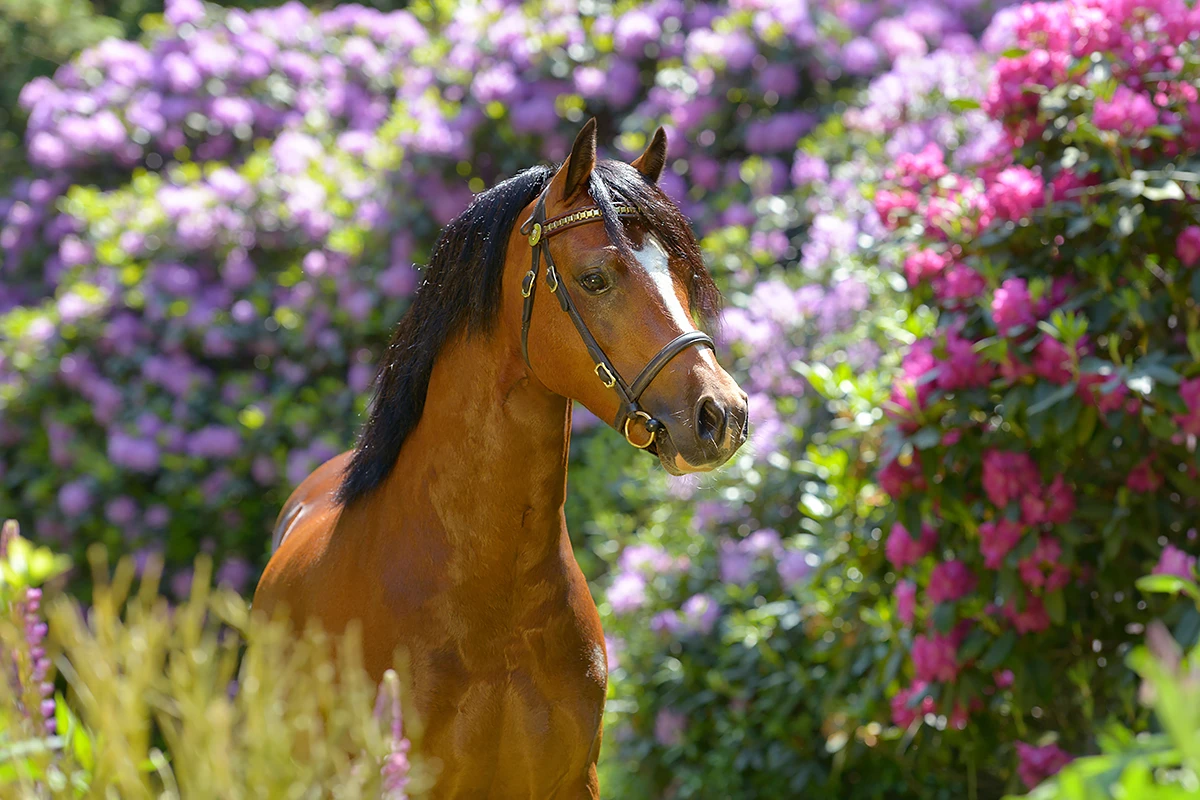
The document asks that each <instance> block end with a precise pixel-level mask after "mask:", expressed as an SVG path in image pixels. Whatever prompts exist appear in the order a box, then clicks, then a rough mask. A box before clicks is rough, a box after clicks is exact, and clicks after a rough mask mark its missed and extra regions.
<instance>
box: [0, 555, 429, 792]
mask: <svg viewBox="0 0 1200 800" xmlns="http://www.w3.org/2000/svg"><path fill="white" fill-rule="evenodd" d="M15 541H16V542H18V543H20V542H23V540H20V539H16V540H15ZM25 553H32V554H33V557H29V558H25V556H24V554H25ZM89 554H90V556H91V558H92V568H93V572H94V573H95V575H94V587H95V589H94V593H93V602H92V605H91V606H90V607H89V608H88V609H86V611H85V609H84V608H82V607H81V606H80V605H79V603H78V602H77V601H76V600H74V599H72V598H69V597H65V596H61V595H54V594H53V593H48V594H47V595H46V596H44V597H43V596H39V595H38V594H37V593H36V592H30V591H24V592H23V594H22V598H23V599H22V600H21V602H20V603H19V604H17V605H16V606H10V607H14V608H16V609H17V613H16V617H15V618H14V620H4V624H3V625H0V648H3V650H4V651H8V652H12V651H16V652H19V653H22V654H23V655H22V657H21V658H19V659H18V664H19V665H20V668H19V670H18V672H19V674H20V676H21V680H22V682H23V684H22V685H28V686H29V687H30V689H29V690H26V691H23V692H21V693H13V692H12V691H11V689H12V687H13V683H12V682H11V681H7V682H6V681H0V684H2V686H0V719H2V720H3V721H4V722H5V723H6V724H5V725H4V726H3V728H0V731H2V732H0V742H2V743H3V744H5V745H7V747H8V750H7V752H8V753H9V755H10V758H16V759H18V760H19V761H20V765H21V768H20V769H17V770H14V771H11V772H4V771H0V796H13V795H11V794H7V792H13V791H15V792H17V793H18V795H17V796H21V797H50V796H55V797H57V796H66V795H65V794H63V791H65V789H63V788H62V787H68V786H69V787H73V790H74V791H75V792H77V793H86V794H88V796H119V797H148V796H154V797H164V798H182V797H227V798H242V797H246V798H250V797H284V796H310V793H311V791H312V790H313V788H314V787H321V792H322V796H334V797H347V798H378V797H381V796H385V797H388V798H390V800H400V799H401V798H403V799H404V800H408V798H419V797H422V796H424V794H425V792H427V790H428V789H429V787H430V785H431V783H432V778H431V774H430V772H429V771H428V770H427V769H425V768H424V766H423V765H422V764H421V762H420V760H419V759H417V758H415V756H414V754H413V753H412V752H411V749H412V747H413V745H412V744H411V742H410V737H412V736H414V735H416V736H418V737H419V734H420V728H419V726H417V725H415V724H414V721H412V720H410V721H409V725H408V727H407V730H406V729H404V728H402V726H401V715H400V710H399V709H400V699H401V691H400V681H399V679H398V678H397V676H396V673H395V672H391V671H390V672H389V673H388V674H387V676H386V677H385V680H384V684H383V686H382V687H377V686H376V685H375V684H374V683H373V682H372V681H371V680H370V678H369V677H368V676H367V675H366V673H365V671H364V670H363V669H362V666H361V658H360V643H359V640H358V633H357V630H356V629H353V628H352V629H350V630H348V631H347V633H346V635H345V636H344V637H341V638H335V637H332V636H327V635H325V634H323V633H322V632H321V631H320V630H318V629H317V628H315V627H312V628H309V629H307V630H306V631H304V633H303V634H301V635H296V634H295V633H293V632H291V631H290V630H289V629H288V626H287V625H286V623H285V622H283V621H282V620H268V619H265V618H264V617H263V616H262V615H261V614H253V613H251V611H250V609H249V608H248V606H247V605H246V603H245V601H244V600H242V598H240V597H239V596H237V595H236V594H234V593H232V592H230V591H228V590H226V589H215V590H214V589H212V588H211V587H210V579H211V573H212V568H211V564H210V563H209V562H208V561H207V559H201V560H200V561H199V562H197V565H196V569H195V573H194V579H193V580H192V583H191V588H190V595H189V596H188V597H187V598H186V599H185V600H184V601H183V602H182V603H180V604H179V605H175V606H172V605H171V604H170V603H169V602H168V601H167V600H166V599H165V598H163V597H162V596H161V595H160V594H159V579H160V576H161V572H162V565H161V563H160V562H158V561H157V560H155V559H150V560H149V561H148V562H147V564H146V565H145V568H144V570H143V571H142V577H141V581H140V583H139V584H138V585H136V586H135V583H134V581H135V567H134V563H133V561H132V559H129V558H126V559H123V560H122V561H121V562H120V563H119V564H118V565H117V567H116V569H115V571H113V573H112V574H111V576H110V574H109V570H108V567H107V563H106V560H105V555H104V552H103V550H102V549H101V548H100V547H99V546H97V547H95V548H92V550H91V551H90V553H89ZM16 555H17V559H16V560H18V561H19V560H20V559H22V558H25V560H26V561H27V562H28V563H30V564H34V566H35V567H38V568H39V569H41V567H40V566H38V564H39V563H41V562H45V561H46V559H51V560H53V559H54V558H55V557H54V556H53V555H52V554H50V553H49V551H45V550H41V551H33V550H32V549H31V548H29V547H28V545H27V543H25V544H24V545H21V544H18V553H17V554H16ZM55 563H56V564H58V565H59V566H60V567H61V561H56V562H55ZM0 565H2V566H3V569H4V574H5V578H6V582H5V584H4V590H7V589H8V587H10V586H11V585H13V582H12V580H11V575H13V574H14V573H15V572H16V570H17V567H16V566H14V553H13V547H12V545H11V544H10V545H9V552H8V555H7V559H6V560H5V561H3V562H0ZM27 571H28V570H27ZM40 609H44V611H45V614H46V619H47V621H48V625H46V624H44V623H41V622H35V621H33V619H34V615H35V614H36V613H37V612H38V611H39V610H40ZM15 622H19V623H20V624H14V623H15ZM42 648H44V653H50V654H55V655H54V656H53V657H54V662H53V663H54V666H55V667H56V668H57V669H58V671H59V673H60V675H61V678H62V680H63V681H64V682H65V685H66V694H65V699H62V698H60V699H59V701H58V703H57V705H53V704H50V705H47V706H45V707H43V706H42V698H43V697H45V698H46V699H49V694H48V691H47V688H46V687H47V686H50V687H51V688H52V684H51V681H52V680H53V678H52V676H51V674H50V672H49V670H50V662H49V661H48V660H45V658H46V657H45V655H44V654H42V652H43V651H42ZM29 656H40V657H38V658H32V659H30V658H29ZM35 681H36V682H35ZM377 696H378V697H379V698H381V699H382V698H386V699H387V703H386V705H387V706H388V711H389V713H388V714H383V713H378V714H377V713H375V709H376V698H377ZM29 697H33V698H36V701H35V702H31V701H30V700H27V699H26V698H29ZM47 714H50V715H52V720H53V721H54V722H55V723H56V725H57V730H55V729H53V728H51V729H50V730H49V731H45V732H43V729H44V727H45V725H46V722H45V715H47ZM14 718H15V719H18V720H19V719H30V720H32V722H33V727H34V728H36V729H37V733H36V736H32V735H30V734H29V731H30V730H32V729H30V728H29V727H28V726H26V727H22V726H21V724H18V725H15V726H14V725H13V724H12V722H13V720H14ZM47 734H51V735H47ZM17 735H24V736H26V737H27V738H26V739H24V740H22V739H19V738H17ZM55 787H58V788H55Z"/></svg>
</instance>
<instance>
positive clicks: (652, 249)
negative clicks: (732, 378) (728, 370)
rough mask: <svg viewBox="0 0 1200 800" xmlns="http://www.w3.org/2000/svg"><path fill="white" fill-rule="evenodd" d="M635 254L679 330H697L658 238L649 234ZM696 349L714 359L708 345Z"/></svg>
mask: <svg viewBox="0 0 1200 800" xmlns="http://www.w3.org/2000/svg"><path fill="white" fill-rule="evenodd" d="M633 255H634V257H635V258H636V259H637V262H638V263H639V264H641V265H642V269H644V270H646V274H647V275H648V276H650V280H651V281H652V282H653V283H654V288H655V289H657V290H658V296H659V299H660V300H662V304H663V307H664V308H665V309H666V310H667V314H669V315H670V317H671V319H672V321H674V322H675V324H676V325H678V326H679V332H680V333H685V332H687V331H694V330H696V325H695V323H693V322H692V318H691V317H690V316H688V313H687V312H686V311H684V309H683V304H682V303H680V302H679V295H677V294H675V279H674V277H673V276H672V275H671V267H670V263H671V262H670V258H669V257H668V256H667V251H666V250H664V249H663V246H662V245H661V244H659V243H658V239H655V238H654V237H653V236H650V235H647V236H646V238H645V239H644V240H643V241H642V249H641V250H634V251H633ZM696 349H698V350H700V352H701V355H700V358H702V359H704V360H705V361H709V360H711V359H712V351H711V350H709V349H708V348H707V347H699V348H696ZM714 365H715V362H714Z"/></svg>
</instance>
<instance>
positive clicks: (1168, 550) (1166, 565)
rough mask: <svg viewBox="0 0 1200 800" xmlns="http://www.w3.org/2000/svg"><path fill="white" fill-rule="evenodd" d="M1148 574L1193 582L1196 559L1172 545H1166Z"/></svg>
mask: <svg viewBox="0 0 1200 800" xmlns="http://www.w3.org/2000/svg"><path fill="white" fill-rule="evenodd" d="M1150 574H1152V575H1175V576H1177V577H1180V578H1185V579H1187V580H1195V577H1196V557H1195V556H1189V555H1188V554H1187V553H1185V552H1184V551H1182V550H1180V549H1179V548H1178V547H1175V546H1174V545H1167V546H1166V547H1164V548H1163V551H1162V555H1161V556H1159V558H1158V563H1157V564H1155V565H1154V569H1152V570H1150Z"/></svg>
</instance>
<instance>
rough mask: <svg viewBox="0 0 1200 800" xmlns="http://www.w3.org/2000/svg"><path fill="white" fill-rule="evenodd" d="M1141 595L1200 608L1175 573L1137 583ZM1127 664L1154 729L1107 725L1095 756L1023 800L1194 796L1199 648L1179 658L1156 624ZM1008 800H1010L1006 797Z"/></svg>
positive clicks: (1199, 764)
mask: <svg viewBox="0 0 1200 800" xmlns="http://www.w3.org/2000/svg"><path fill="white" fill-rule="evenodd" d="M1138 586H1139V588H1141V589H1142V590H1143V591H1146V592H1164V593H1169V594H1175V593H1177V592H1183V593H1185V594H1186V595H1187V596H1188V597H1189V598H1190V599H1192V601H1193V602H1194V603H1197V604H1200V586H1197V584H1196V582H1195V581H1190V580H1185V579H1182V578H1178V577H1175V576H1168V575H1153V576H1147V577H1146V578H1143V579H1142V580H1140V581H1139V582H1138ZM1126 662H1127V664H1128V666H1129V667H1130V668H1132V669H1133V671H1134V672H1136V673H1137V675H1138V677H1140V678H1141V680H1142V685H1141V692H1140V697H1141V699H1142V700H1143V702H1145V703H1146V704H1147V705H1149V706H1150V707H1151V708H1153V710H1154V715H1155V721H1156V723H1157V724H1156V726H1155V728H1154V730H1153V732H1148V733H1136V732H1134V731H1133V730H1131V729H1129V728H1127V727H1125V726H1123V725H1120V724H1117V723H1113V724H1112V725H1109V726H1108V727H1106V728H1103V729H1101V730H1099V731H1097V742H1098V744H1099V747H1100V753H1099V754H1098V755H1094V756H1088V757H1086V758H1079V759H1076V760H1075V761H1073V762H1071V764H1069V765H1067V766H1066V767H1064V768H1063V770H1062V771H1061V772H1059V773H1058V775H1056V776H1055V777H1054V778H1052V779H1051V780H1049V781H1047V782H1046V783H1044V784H1042V785H1041V786H1039V787H1038V788H1037V789H1035V790H1034V791H1032V792H1030V793H1029V794H1028V795H1026V797H1027V798H1029V800H1126V799H1127V798H1129V799H1132V798H1137V800H1182V798H1190V797H1196V796H1197V794H1200V644H1198V645H1195V646H1193V647H1192V648H1190V650H1189V651H1188V652H1187V653H1186V654H1185V653H1184V652H1183V650H1182V649H1181V648H1180V647H1179V645H1178V644H1177V643H1176V641H1175V639H1174V638H1173V637H1172V635H1171V633H1170V632H1169V631H1168V630H1167V629H1166V627H1165V626H1163V625H1162V624H1161V623H1160V622H1157V621H1156V622H1154V623H1152V624H1151V625H1150V626H1149V628H1148V630H1147V632H1146V644H1144V645H1139V646H1138V647H1136V648H1134V649H1133V650H1132V651H1131V652H1130V653H1129V656H1128V658H1127V659H1126ZM1010 800H1011V799H1010Z"/></svg>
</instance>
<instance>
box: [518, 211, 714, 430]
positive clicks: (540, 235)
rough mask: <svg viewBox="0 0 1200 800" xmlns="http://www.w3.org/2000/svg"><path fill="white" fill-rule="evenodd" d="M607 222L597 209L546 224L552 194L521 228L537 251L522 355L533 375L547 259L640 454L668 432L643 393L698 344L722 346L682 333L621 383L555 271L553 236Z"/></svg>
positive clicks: (526, 283) (563, 303)
mask: <svg viewBox="0 0 1200 800" xmlns="http://www.w3.org/2000/svg"><path fill="white" fill-rule="evenodd" d="M616 208H617V214H618V216H622V217H637V216H639V214H638V210H637V209H636V208H634V207H633V206H630V205H623V204H618V205H617V207H616ZM602 219H603V218H602V216H601V213H600V209H599V208H597V207H596V206H588V207H587V208H584V209H580V210H578V211H571V212H568V213H566V214H560V215H559V216H557V217H554V218H553V219H546V192H545V191H544V192H542V194H541V196H540V197H539V198H538V202H537V206H536V207H535V208H534V210H533V214H532V215H531V216H530V217H529V219H527V220H526V221H525V223H524V224H523V225H522V226H521V233H522V234H526V235H528V236H529V247H530V249H531V250H532V258H533V264H532V266H531V267H530V268H529V272H527V273H525V277H524V278H523V279H522V280H521V296H522V297H524V298H525V307H524V308H523V309H522V312H521V355H522V356H524V358H525V366H527V367H529V370H530V371H531V372H532V371H533V365H532V364H530V363H529V323H530V321H531V320H532V319H533V296H534V291H535V290H536V289H537V276H538V271H539V269H540V268H541V259H542V256H543V255H544V256H545V258H546V285H547V286H548V287H549V288H550V292H551V293H552V294H553V295H554V296H555V297H557V298H558V305H559V307H561V308H562V310H563V311H565V312H567V316H569V317H570V318H571V322H573V323H574V324H575V330H577V331H579V338H581V339H582V340H583V345H584V347H586V348H587V351H588V355H590V356H591V357H592V361H593V362H594V363H595V365H596V366H595V373H596V377H597V378H599V379H600V382H601V383H603V384H604V385H605V387H607V388H609V389H612V390H613V391H615V392H616V393H617V396H618V397H619V398H620V400H621V406H620V408H619V409H618V411H617V418H616V420H615V421H614V423H613V424H614V426H615V427H616V428H617V430H619V431H621V432H622V433H623V434H624V435H625V441H627V442H629V443H630V444H631V445H633V446H634V447H636V448H638V449H639V450H645V449H646V448H648V447H650V446H651V445H652V444H654V440H655V439H656V438H657V436H658V432H659V431H661V430H662V429H663V424H662V423H661V422H659V421H658V420H656V419H655V418H654V417H652V416H650V414H648V413H646V412H645V411H644V410H643V409H642V407H641V405H640V403H639V401H640V400H641V398H642V394H643V393H644V392H645V391H646V389H648V388H649V387H650V384H651V383H652V382H653V381H654V379H655V378H657V377H658V374H659V373H660V372H662V370H663V368H664V367H666V366H667V364H668V363H670V361H671V359H673V358H675V356H677V355H679V354H680V353H682V352H683V351H684V350H686V349H687V348H689V347H691V346H692V345H697V346H700V347H708V348H710V349H712V350H714V351H715V350H716V345H715V344H713V340H712V338H711V337H710V336H709V335H708V334H706V333H704V332H703V331H698V330H693V331H687V332H686V333H681V334H679V335H678V336H676V337H675V338H674V339H672V340H671V341H669V342H667V344H666V345H665V346H664V347H663V348H662V349H661V350H659V351H658V354H657V355H656V356H654V358H652V359H650V363H648V364H647V365H646V366H645V367H644V368H643V369H642V371H641V372H640V373H638V376H637V377H636V378H634V380H633V383H632V384H629V383H626V382H625V381H624V379H622V378H621V374H620V373H619V372H617V369H616V367H614V366H613V363H612V361H611V360H609V358H608V356H607V355H606V354H605V353H604V349H603V348H602V347H600V343H599V342H597V341H596V337H595V336H593V335H592V332H591V331H590V330H588V326H587V323H586V322H584V321H583V317H581V316H580V315H579V310H578V309H577V308H576V307H575V303H574V302H573V301H572V300H571V295H570V294H569V293H568V292H567V287H566V286H565V285H564V284H563V283H562V281H561V280H560V279H559V274H558V269H557V268H556V267H555V265H554V259H553V258H552V257H551V255H550V237H551V236H553V235H554V234H556V233H561V232H562V231H565V230H567V229H569V228H573V227H575V226H576V225H583V224H586V223H590V222H599V221H601V220H602ZM638 417H640V418H641V419H642V420H643V425H644V427H645V428H646V430H647V431H648V432H649V434H650V438H649V439H648V440H647V441H646V442H645V444H638V443H637V442H635V441H634V440H633V439H632V437H630V435H629V423H630V422H631V421H632V420H634V419H636V418H638Z"/></svg>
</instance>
